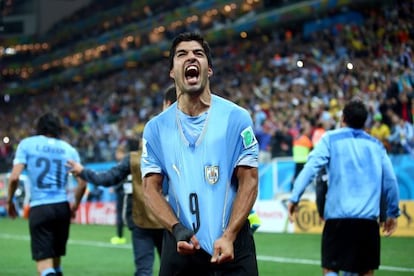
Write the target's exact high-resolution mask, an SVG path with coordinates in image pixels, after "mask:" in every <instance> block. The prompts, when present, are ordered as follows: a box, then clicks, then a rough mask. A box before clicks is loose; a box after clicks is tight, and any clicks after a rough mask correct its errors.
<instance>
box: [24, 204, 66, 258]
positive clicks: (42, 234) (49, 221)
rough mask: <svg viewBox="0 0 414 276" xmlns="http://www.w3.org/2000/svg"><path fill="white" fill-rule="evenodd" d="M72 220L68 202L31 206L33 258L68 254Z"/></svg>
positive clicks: (30, 221)
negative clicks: (67, 246)
mask: <svg viewBox="0 0 414 276" xmlns="http://www.w3.org/2000/svg"><path fill="white" fill-rule="evenodd" d="M70 220H71V212H70V206H69V203H68V202H62V203H54V204H45V205H39V206H35V207H32V208H30V213H29V228H30V237H31V248H32V259H33V260H35V261H37V260H43V259H48V258H56V257H60V256H64V255H65V254H66V243H67V241H68V238H69V226H70Z"/></svg>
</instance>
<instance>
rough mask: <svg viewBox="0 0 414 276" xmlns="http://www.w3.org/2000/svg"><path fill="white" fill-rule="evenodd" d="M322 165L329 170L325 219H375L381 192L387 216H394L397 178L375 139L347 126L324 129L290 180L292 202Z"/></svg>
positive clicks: (377, 214)
mask: <svg viewBox="0 0 414 276" xmlns="http://www.w3.org/2000/svg"><path fill="white" fill-rule="evenodd" d="M324 166H326V167H327V170H328V172H329V174H328V185H329V188H328V192H327V195H326V203H325V211H324V218H325V219H332V218H363V219H374V220H376V219H377V218H378V216H379V213H380V204H379V202H380V197H381V193H383V194H384V196H385V197H386V201H387V216H388V217H393V218H396V217H398V215H399V207H398V201H399V191H398V184H397V179H396V176H395V173H394V170H393V167H392V164H391V161H390V159H389V157H388V155H387V153H386V151H385V148H384V147H383V145H382V143H381V142H379V141H378V140H377V139H375V138H373V137H372V136H370V135H369V134H367V133H366V132H365V131H363V130H357V129H352V128H348V127H345V128H340V129H336V130H332V131H328V132H326V133H325V135H324V136H323V137H322V139H321V141H320V143H318V145H317V146H316V147H315V148H314V150H313V151H312V152H311V153H310V155H309V157H308V161H307V163H306V164H305V167H304V168H303V169H302V171H301V173H300V174H299V176H298V177H297V179H296V181H295V183H294V189H293V191H292V196H291V201H292V202H298V201H299V198H300V196H301V195H302V193H303V192H304V190H305V188H306V186H307V185H308V184H309V183H310V182H311V181H312V180H313V179H314V177H315V175H316V174H317V172H318V171H319V170H320V169H321V168H322V167H324Z"/></svg>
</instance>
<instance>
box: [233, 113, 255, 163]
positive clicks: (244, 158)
mask: <svg viewBox="0 0 414 276" xmlns="http://www.w3.org/2000/svg"><path fill="white" fill-rule="evenodd" d="M235 118H237V121H238V124H237V129H236V131H237V136H236V139H237V140H238V141H237V142H236V143H237V144H238V145H239V148H240V153H239V156H238V159H237V166H249V167H255V168H257V167H258V166H259V144H258V142H257V139H256V136H255V134H254V131H253V121H252V119H251V117H250V114H249V113H248V112H247V111H246V110H244V109H242V110H241V112H238V114H237V116H235Z"/></svg>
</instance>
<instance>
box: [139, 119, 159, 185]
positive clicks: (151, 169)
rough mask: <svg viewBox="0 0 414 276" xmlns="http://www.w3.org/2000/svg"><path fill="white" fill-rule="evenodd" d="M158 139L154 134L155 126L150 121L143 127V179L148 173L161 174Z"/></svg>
mask: <svg viewBox="0 0 414 276" xmlns="http://www.w3.org/2000/svg"><path fill="white" fill-rule="evenodd" d="M159 139H160V138H159V134H157V133H156V124H155V123H154V122H153V121H151V120H150V121H149V122H148V123H147V124H146V125H145V127H144V132H143V137H142V155H141V174H142V177H145V176H146V175H147V174H149V173H161V172H162V166H161V162H160V161H159V154H160V153H159V148H160V143H159ZM157 149H158V150H157Z"/></svg>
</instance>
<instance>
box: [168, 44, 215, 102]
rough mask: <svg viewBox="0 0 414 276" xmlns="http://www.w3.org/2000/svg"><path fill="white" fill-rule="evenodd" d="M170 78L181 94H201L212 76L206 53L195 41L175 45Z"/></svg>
mask: <svg viewBox="0 0 414 276" xmlns="http://www.w3.org/2000/svg"><path fill="white" fill-rule="evenodd" d="M173 64H174V65H173V68H172V69H171V71H170V77H171V78H173V79H174V81H175V85H176V88H177V90H178V91H180V92H181V93H189V94H197V93H199V94H201V93H202V92H203V91H204V89H205V88H206V85H207V83H208V81H209V77H210V76H211V75H212V74H213V71H212V69H211V68H210V67H209V65H208V61H207V56H206V53H205V52H204V50H203V47H202V46H201V45H200V44H199V43H198V42H197V41H183V42H181V43H179V44H178V45H177V48H176V50H175V54H174V59H173Z"/></svg>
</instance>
